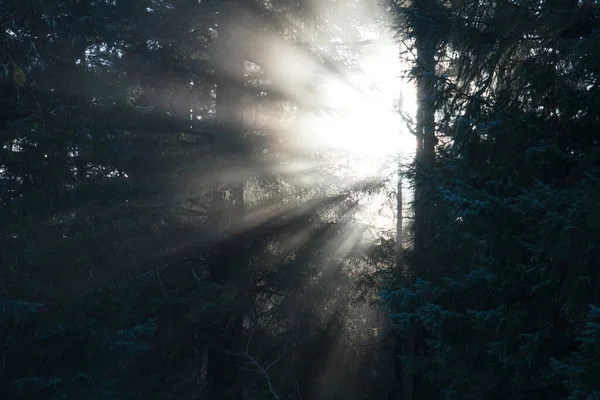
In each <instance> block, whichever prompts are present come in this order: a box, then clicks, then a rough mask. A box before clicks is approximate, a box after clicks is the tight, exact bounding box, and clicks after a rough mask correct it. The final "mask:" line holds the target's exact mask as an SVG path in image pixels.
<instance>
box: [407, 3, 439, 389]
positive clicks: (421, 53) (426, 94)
mask: <svg viewBox="0 0 600 400" xmlns="http://www.w3.org/2000/svg"><path fill="white" fill-rule="evenodd" d="M413 4H414V7H416V8H417V9H418V10H419V12H420V14H421V15H423V16H427V15H431V13H432V12H434V7H435V0H415V1H414V3H413ZM434 26H435V25H434V24H433V22H432V21H430V20H428V19H427V18H422V19H421V21H420V22H419V23H417V24H416V26H415V47H416V51H417V65H416V67H417V72H416V75H417V106H418V108H417V126H416V133H417V150H416V155H415V198H414V213H415V214H414V217H415V220H414V221H415V222H414V254H415V258H414V263H413V268H416V269H417V270H415V271H414V273H415V274H416V275H417V276H420V277H424V278H425V279H426V278H427V277H428V276H430V275H431V272H432V271H431V269H432V260H430V255H431V254H432V248H433V238H434V235H435V233H434V230H433V221H432V215H433V207H434V199H433V194H434V193H433V192H434V186H433V181H432V178H431V172H432V169H433V167H434V162H435V143H436V136H435V98H434V96H435V83H436V77H435V66H436V62H435V52H436V46H437V39H436V32H434ZM426 350H427V349H426V346H425V332H422V333H420V334H418V335H417V336H416V337H414V338H412V340H408V339H407V340H404V343H403V351H404V353H405V355H407V356H414V357H422V356H424V355H425V354H426ZM406 381H407V382H410V384H407V387H406V388H405V389H406V393H405V394H404V396H403V398H405V399H419V398H423V396H424V391H423V387H422V382H421V381H422V379H421V377H420V374H411V376H410V377H406ZM409 391H410V392H411V393H409Z"/></svg>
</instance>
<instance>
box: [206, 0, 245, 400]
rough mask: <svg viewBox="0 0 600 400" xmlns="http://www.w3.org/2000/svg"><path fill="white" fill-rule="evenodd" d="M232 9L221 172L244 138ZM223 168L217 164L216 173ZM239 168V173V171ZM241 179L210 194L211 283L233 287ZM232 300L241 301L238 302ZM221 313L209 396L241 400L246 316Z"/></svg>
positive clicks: (223, 46)
mask: <svg viewBox="0 0 600 400" xmlns="http://www.w3.org/2000/svg"><path fill="white" fill-rule="evenodd" d="M233 11H234V10H233V9H231V10H228V9H225V7H223V9H222V10H221V13H222V19H221V22H220V24H219V25H220V26H219V34H220V40H219V49H218V53H217V58H216V61H217V68H218V75H219V79H218V82H217V100H216V101H217V104H216V114H217V120H218V122H219V125H220V127H221V132H220V134H219V135H217V136H218V137H217V139H216V145H217V152H218V153H220V154H219V155H218V156H217V158H219V159H220V161H223V163H221V162H219V163H218V165H219V166H220V170H221V171H225V169H226V168H227V169H230V168H233V169H234V170H238V168H236V165H235V164H236V163H238V162H239V161H240V156H241V155H242V154H241V152H240V151H241V148H242V146H241V142H242V138H243V133H244V132H243V121H242V120H243V87H242V85H241V84H239V82H242V80H243V73H244V56H243V51H242V47H243V46H242V43H240V39H241V38H240V36H239V34H237V33H238V32H239V31H236V29H235V26H234V24H235V22H236V21H235V18H234V17H233ZM219 166H216V168H217V171H218V170H219ZM239 170H241V169H239ZM243 179H244V178H243V177H241V176H238V177H235V176H233V177H232V176H229V174H228V176H223V177H221V178H220V180H219V182H217V183H216V184H215V186H214V188H213V191H212V201H211V208H210V215H209V222H208V224H209V229H210V230H211V232H213V234H214V237H215V239H214V243H213V246H212V251H211V254H210V256H209V271H210V279H211V281H212V282H213V283H215V284H217V285H221V286H223V285H226V284H233V286H235V282H234V281H235V278H236V277H237V276H238V274H239V272H240V271H241V270H242V269H243V268H244V267H245V264H246V260H245V251H244V243H243V239H242V237H241V235H239V234H237V235H236V234H235V233H234V232H235V229H236V228H239V227H240V226H242V224H243V222H244V181H243ZM238 292H239V291H238ZM234 301H236V302H239V301H240V300H239V299H235V300H234ZM225 308H228V310H227V311H226V310H219V311H218V313H219V315H218V316H217V318H216V320H215V322H214V324H213V327H212V330H211V332H210V339H211V350H210V351H209V354H208V365H207V394H208V396H207V397H205V398H208V399H214V400H240V399H241V398H242V385H241V382H240V379H239V378H240V376H239V371H240V367H241V365H240V363H241V361H242V358H241V356H237V355H234V354H231V353H236V352H238V351H239V346H240V343H239V341H240V334H241V331H242V318H243V315H242V314H241V313H240V312H236V311H235V309H234V310H233V311H232V310H231V308H232V307H225Z"/></svg>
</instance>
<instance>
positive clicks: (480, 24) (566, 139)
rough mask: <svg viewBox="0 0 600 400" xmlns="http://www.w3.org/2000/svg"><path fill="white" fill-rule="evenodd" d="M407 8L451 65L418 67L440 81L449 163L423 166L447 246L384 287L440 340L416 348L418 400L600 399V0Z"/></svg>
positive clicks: (404, 328)
mask: <svg viewBox="0 0 600 400" xmlns="http://www.w3.org/2000/svg"><path fill="white" fill-rule="evenodd" d="M394 6H395V12H396V14H397V23H398V29H399V31H400V32H401V33H402V34H403V35H404V38H405V40H410V39H413V40H415V42H416V43H417V44H418V43H419V41H421V42H423V41H426V42H428V43H434V45H435V46H431V47H430V48H429V50H430V51H431V55H433V56H435V60H436V66H435V69H433V70H431V69H430V70H427V71H424V72H423V71H422V70H421V69H418V68H417V70H416V71H417V72H418V73H420V74H423V73H424V74H427V75H428V76H434V77H435V80H436V84H435V89H434V91H433V92H432V95H433V97H434V99H435V108H436V110H437V111H436V113H437V116H436V134H437V139H438V144H437V146H436V157H435V161H433V160H432V161H431V162H429V163H428V164H427V165H425V168H424V171H422V172H421V174H422V176H421V177H419V176H418V173H419V170H418V169H416V170H415V172H416V173H417V176H416V179H417V182H418V179H419V178H420V179H423V176H426V179H427V180H428V181H429V182H431V183H432V185H433V190H432V191H431V192H430V193H429V194H428V198H427V199H426V201H427V204H428V206H427V207H428V210H427V214H426V216H427V218H428V219H429V221H428V222H429V224H431V226H432V229H431V230H430V231H429V232H428V233H429V237H428V238H427V240H428V241H430V242H431V243H432V246H430V247H429V248H428V253H427V254H418V249H416V248H415V251H411V252H409V254H407V257H406V260H407V263H408V269H409V270H410V271H411V274H410V275H411V276H402V277H396V278H395V281H394V282H389V286H388V289H387V290H386V291H384V293H383V298H384V301H385V303H386V305H387V307H388V310H389V312H390V318H391V320H392V321H393V323H394V325H395V327H396V328H397V330H398V332H399V333H400V334H402V335H412V336H413V337H416V338H417V339H421V340H422V341H424V342H425V343H424V344H425V345H424V346H422V347H420V349H421V351H413V352H405V353H404V354H403V356H404V365H405V366H408V367H409V368H410V369H411V371H412V373H414V374H415V387H414V395H415V396H416V397H415V398H427V399H429V398H456V399H482V398H489V399H525V398H527V399H538V398H539V399H565V398H570V399H596V398H598V396H599V395H600V386H598V383H599V382H600V381H599V380H598V379H597V377H598V362H597V360H598V357H599V356H600V354H599V353H598V349H599V347H598V346H599V344H600V342H599V340H600V337H599V336H598V308H597V306H598V304H600V298H599V293H600V292H599V289H600V284H599V277H600V276H599V270H598V262H599V258H598V256H599V255H600V242H599V241H598V238H599V237H600V236H599V235H598V233H599V229H600V224H599V220H598V212H597V209H598V206H599V205H600V186H599V183H600V164H599V163H598V162H599V160H600V158H599V157H598V156H599V150H600V147H599V142H598V131H599V129H600V117H599V114H598V111H597V110H598V107H599V106H600V86H599V82H600V81H599V79H600V64H599V62H598V60H600V53H599V52H600V7H599V5H598V3H597V2H594V1H579V2H577V1H574V2H555V1H543V2H537V1H517V2H512V1H510V2H505V1H491V2H485V1H484V2H480V1H451V2H436V1H414V2H412V3H411V4H409V5H408V4H406V5H405V4H404V3H402V4H401V3H396V2H395V3H394ZM423 25H425V26H428V27H429V29H424V28H423ZM420 56H421V58H419V59H417V60H416V62H417V65H419V64H420V60H422V59H423V58H422V53H421V54H420ZM421 65H422V64H421ZM418 79H422V78H420V77H419V76H417V80H418ZM423 102H425V100H424V99H421V104H423ZM421 123H422V121H421ZM416 201H417V202H418V201H420V199H416ZM418 217H419V216H417V218H418ZM415 233H417V232H415ZM417 341H418V340H417ZM416 348H418V347H416Z"/></svg>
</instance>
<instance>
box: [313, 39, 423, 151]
mask: <svg viewBox="0 0 600 400" xmlns="http://www.w3.org/2000/svg"><path fill="white" fill-rule="evenodd" d="M400 71H401V65H400V60H399V57H398V47H397V45H396V44H394V43H387V44H380V45H379V46H377V47H375V48H374V49H373V50H372V51H370V52H367V54H366V55H365V57H364V59H363V61H362V63H361V67H360V69H359V70H358V71H357V72H356V73H355V74H348V76H344V78H343V79H342V78H341V77H336V76H332V77H331V78H330V79H329V80H328V81H327V82H326V85H325V89H324V93H323V99H322V100H323V103H324V105H325V107H326V108H327V109H328V110H331V111H330V112H328V113H325V114H324V115H323V116H322V117H321V118H319V121H318V124H319V128H318V130H319V131H320V140H321V141H322V143H323V144H324V145H326V146H331V147H333V148H337V149H339V150H343V151H348V152H350V153H352V154H356V155H360V156H372V157H375V158H378V157H381V156H386V155H393V154H398V153H400V152H411V151H412V149H413V148H414V146H415V141H414V137H413V136H412V135H411V134H410V133H409V132H408V130H407V129H406V126H405V123H404V120H403V119H402V117H401V114H400V111H404V112H406V111H408V113H409V114H411V113H412V112H413V110H412V109H411V108H412V107H406V104H410V103H413V104H414V102H411V101H410V100H412V99H411V94H413V93H412V91H410V90H409V89H410V88H407V87H406V84H405V83H403V82H402V81H401V79H400V78H399V74H400ZM401 100H403V101H401ZM406 100H409V101H408V102H407V101H406ZM400 103H402V106H403V109H402V110H400V109H399V108H398V106H399V104H400ZM407 108H408V110H407Z"/></svg>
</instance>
